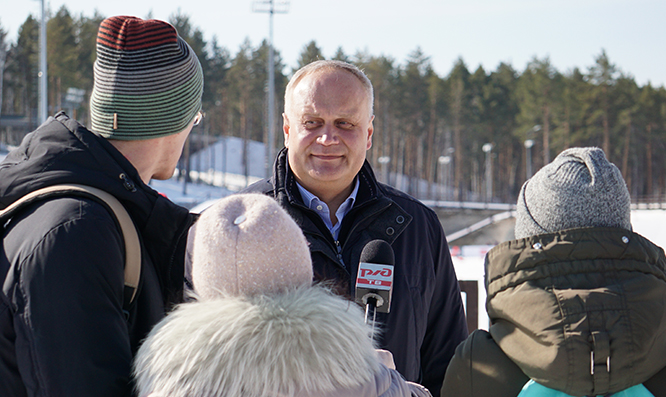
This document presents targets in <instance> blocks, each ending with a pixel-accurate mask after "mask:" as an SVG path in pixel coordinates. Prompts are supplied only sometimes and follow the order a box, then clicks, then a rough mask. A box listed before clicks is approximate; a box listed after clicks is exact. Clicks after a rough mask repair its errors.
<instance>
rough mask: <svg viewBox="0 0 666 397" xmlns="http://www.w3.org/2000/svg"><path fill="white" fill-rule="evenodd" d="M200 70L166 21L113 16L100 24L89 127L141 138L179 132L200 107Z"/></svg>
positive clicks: (109, 135)
mask: <svg viewBox="0 0 666 397" xmlns="http://www.w3.org/2000/svg"><path fill="white" fill-rule="evenodd" d="M202 93H203V73H202V71H201V65H200V64H199V61H198V59H197V56H196V54H195V53H194V51H192V48H190V46H189V45H188V44H187V43H186V42H185V40H183V39H182V38H181V37H180V36H178V33H177V32H176V29H175V28H174V27H173V26H171V25H169V24H168V23H166V22H162V21H157V20H147V21H146V20H141V19H139V18H135V17H126V16H117V17H111V18H108V19H106V20H104V21H103V22H102V24H101V25H100V27H99V34H98V36H97V60H96V61H95V66H94V86H93V91H92V95H91V97H90V116H91V119H92V130H93V131H94V132H96V133H98V134H100V135H101V136H103V137H105V138H108V139H118V140H142V139H150V138H158V137H161V136H167V135H171V134H176V133H179V132H181V131H182V130H184V129H185V128H186V127H187V124H188V123H189V122H190V121H192V120H193V119H194V117H195V115H196V114H197V113H198V112H199V111H201V95H202Z"/></svg>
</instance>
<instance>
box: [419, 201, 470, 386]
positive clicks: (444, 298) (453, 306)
mask: <svg viewBox="0 0 666 397" xmlns="http://www.w3.org/2000/svg"><path fill="white" fill-rule="evenodd" d="M425 215H426V221H425V222H424V227H428V228H429V234H430V235H431V244H432V246H431V248H430V249H431V250H432V257H433V260H434V266H435V284H434V291H432V299H431V301H430V305H429V308H428V320H427V329H426V333H425V337H424V340H423V345H422V347H421V368H422V372H423V380H422V384H423V385H424V386H425V387H427V388H428V389H429V390H430V391H431V392H432V394H433V396H438V395H439V390H440V388H441V386H442V381H443V379H444V373H445V371H446V367H447V366H448V364H449V361H450V360H451V357H453V353H454V351H455V348H456V346H458V344H459V343H460V342H462V341H464V340H465V338H467V335H468V331H467V322H466V319H465V312H464V308H463V304H462V297H461V295H460V287H459V286H458V279H457V277H456V273H455V269H454V267H453V262H452V261H451V254H450V253H449V247H448V244H447V242H446V238H445V236H444V231H443V230H442V226H441V224H440V223H439V220H438V219H437V216H436V214H435V213H434V212H432V211H427V212H426V214H425ZM415 220H416V219H415Z"/></svg>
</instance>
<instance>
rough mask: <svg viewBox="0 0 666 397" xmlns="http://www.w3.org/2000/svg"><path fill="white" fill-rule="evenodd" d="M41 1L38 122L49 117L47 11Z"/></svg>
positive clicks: (42, 0) (40, 122)
mask: <svg viewBox="0 0 666 397" xmlns="http://www.w3.org/2000/svg"><path fill="white" fill-rule="evenodd" d="M38 1H41V3H42V4H41V8H42V18H41V20H40V22H39V73H38V74H37V76H38V77H39V113H38V117H39V120H37V122H38V124H40V125H41V124H42V123H43V122H45V121H46V118H47V117H48V104H47V100H48V92H47V86H46V83H47V81H48V80H47V73H46V11H45V10H44V0H38Z"/></svg>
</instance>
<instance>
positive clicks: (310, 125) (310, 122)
mask: <svg viewBox="0 0 666 397" xmlns="http://www.w3.org/2000/svg"><path fill="white" fill-rule="evenodd" d="M319 124H320V123H319V122H318V121H314V120H307V121H305V122H303V125H304V126H305V128H315V127H317V126H319Z"/></svg>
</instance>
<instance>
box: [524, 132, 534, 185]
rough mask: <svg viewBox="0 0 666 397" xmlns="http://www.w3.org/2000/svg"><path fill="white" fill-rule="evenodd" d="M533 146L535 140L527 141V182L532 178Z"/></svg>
mask: <svg viewBox="0 0 666 397" xmlns="http://www.w3.org/2000/svg"><path fill="white" fill-rule="evenodd" d="M532 146H534V141H533V140H531V139H528V140H526V141H525V151H526V156H525V180H528V179H530V178H531V177H532Z"/></svg>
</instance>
